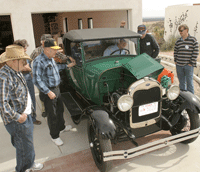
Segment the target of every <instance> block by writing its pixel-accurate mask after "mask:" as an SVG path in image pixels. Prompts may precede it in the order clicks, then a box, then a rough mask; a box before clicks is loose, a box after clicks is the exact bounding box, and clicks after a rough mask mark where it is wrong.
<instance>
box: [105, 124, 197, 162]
mask: <svg viewBox="0 0 200 172" xmlns="http://www.w3.org/2000/svg"><path fill="white" fill-rule="evenodd" d="M199 130H200V129H199V128H197V129H194V130H191V131H187V132H184V133H181V134H177V135H174V136H170V137H167V138H164V139H160V140H157V141H154V142H152V143H147V144H144V145H141V146H138V147H135V148H132V149H128V150H118V151H110V152H104V153H103V161H110V160H119V159H130V158H133V157H136V156H139V155H142V154H145V153H148V152H151V151H155V150H157V149H160V148H164V147H167V146H170V145H173V144H176V143H179V142H182V141H185V140H188V139H191V138H195V137H198V136H199Z"/></svg>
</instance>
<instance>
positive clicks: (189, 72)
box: [174, 24, 199, 94]
mask: <svg viewBox="0 0 200 172" xmlns="http://www.w3.org/2000/svg"><path fill="white" fill-rule="evenodd" d="M178 30H179V33H180V35H181V38H179V39H178V40H177V41H176V43H175V47H174V62H175V64H176V72H177V76H178V79H179V87H180V89H181V90H182V91H190V92H191V93H193V94H194V85H193V72H194V67H196V62H197V57H198V54H199V45H198V41H197V39H196V38H195V37H193V36H191V35H190V34H189V33H188V31H189V28H188V26H187V25H186V24H183V25H180V26H179V28H178Z"/></svg>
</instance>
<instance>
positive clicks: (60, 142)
mask: <svg viewBox="0 0 200 172" xmlns="http://www.w3.org/2000/svg"><path fill="white" fill-rule="evenodd" d="M51 140H52V141H53V142H54V143H55V144H56V145H57V146H61V145H63V141H62V140H61V139H60V137H58V138H57V139H51Z"/></svg>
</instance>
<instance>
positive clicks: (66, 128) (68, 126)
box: [60, 125, 72, 133]
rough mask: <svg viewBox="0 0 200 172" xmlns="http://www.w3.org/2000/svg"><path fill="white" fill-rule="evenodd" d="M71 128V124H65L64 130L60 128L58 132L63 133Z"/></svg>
mask: <svg viewBox="0 0 200 172" xmlns="http://www.w3.org/2000/svg"><path fill="white" fill-rule="evenodd" d="M71 129H72V126H71V125H66V127H65V129H64V130H61V131H60V133H63V132H65V131H69V130H71Z"/></svg>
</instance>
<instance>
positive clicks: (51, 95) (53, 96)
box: [47, 91, 56, 100]
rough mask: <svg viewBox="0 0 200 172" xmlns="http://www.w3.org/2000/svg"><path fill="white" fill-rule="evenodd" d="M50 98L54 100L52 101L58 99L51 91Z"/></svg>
mask: <svg viewBox="0 0 200 172" xmlns="http://www.w3.org/2000/svg"><path fill="white" fill-rule="evenodd" d="M47 95H48V96H49V98H50V99H51V100H52V99H55V98H56V95H55V94H54V92H52V91H50V92H49V93H48V94H47Z"/></svg>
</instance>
